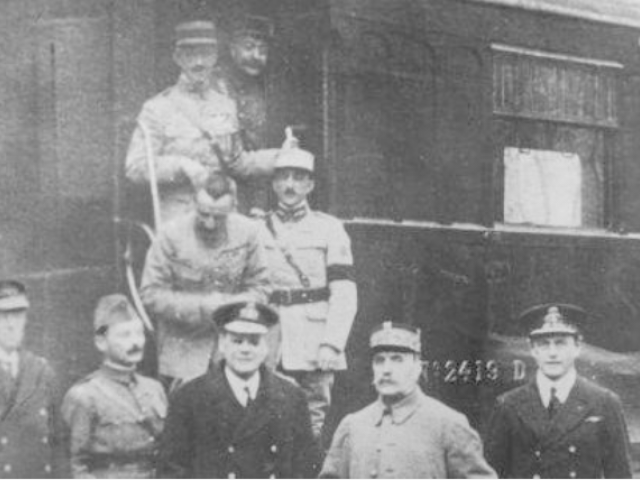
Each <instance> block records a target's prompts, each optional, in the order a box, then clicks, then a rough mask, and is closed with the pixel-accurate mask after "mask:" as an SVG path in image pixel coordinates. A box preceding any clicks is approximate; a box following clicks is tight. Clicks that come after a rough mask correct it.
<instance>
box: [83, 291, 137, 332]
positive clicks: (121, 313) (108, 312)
mask: <svg viewBox="0 0 640 480" xmlns="http://www.w3.org/2000/svg"><path fill="white" fill-rule="evenodd" d="M139 319H140V317H139V316H138V314H137V313H136V311H135V310H134V308H133V306H132V305H131V303H130V302H129V300H128V299H127V297H125V296H124V295H122V294H121V293H114V294H112V295H106V296H104V297H102V298H101V299H100V300H99V301H98V305H97V306H96V310H95V313H94V315H93V331H94V332H96V333H101V332H103V331H104V330H105V329H106V328H108V327H110V326H111V325H115V324H116V323H121V322H129V321H131V320H139Z"/></svg>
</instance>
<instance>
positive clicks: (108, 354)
mask: <svg viewBox="0 0 640 480" xmlns="http://www.w3.org/2000/svg"><path fill="white" fill-rule="evenodd" d="M144 343H145V337H144V326H143V325H142V321H140V320H128V321H124V322H119V323H115V324H113V325H110V326H109V328H107V330H106V331H105V332H104V333H103V334H101V335H97V336H96V347H97V348H98V350H100V351H101V352H102V353H103V355H104V356H105V358H106V359H107V360H109V361H111V362H112V363H115V364H117V365H122V366H125V367H135V366H136V365H137V364H138V363H140V362H141V361H142V356H143V355H144Z"/></svg>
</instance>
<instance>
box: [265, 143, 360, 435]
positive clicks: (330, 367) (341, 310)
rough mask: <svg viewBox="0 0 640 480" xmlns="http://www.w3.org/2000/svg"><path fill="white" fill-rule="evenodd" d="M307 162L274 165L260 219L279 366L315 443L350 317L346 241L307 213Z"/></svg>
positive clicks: (353, 296)
mask: <svg viewBox="0 0 640 480" xmlns="http://www.w3.org/2000/svg"><path fill="white" fill-rule="evenodd" d="M313 172H314V156H313V155H312V154H311V153H310V152H308V151H306V150H302V149H299V148H291V149H288V150H286V151H283V152H282V153H281V154H280V155H279V156H278V158H277V160H276V164H275V173H274V177H273V189H274V191H275V193H276V195H277V197H278V206H277V208H276V209H275V210H274V211H273V212H270V213H269V214H268V215H267V217H266V219H265V223H266V227H267V229H266V230H265V232H264V233H265V245H266V249H267V255H268V260H269V270H270V274H271V283H272V285H273V289H274V292H273V294H272V295H271V299H270V301H271V303H272V304H273V305H274V306H276V307H277V309H278V313H279V315H280V326H281V337H282V342H281V348H280V352H279V353H280V362H281V367H282V369H283V371H284V373H285V374H286V375H287V376H289V377H291V378H293V379H295V380H296V382H298V384H299V385H300V386H301V387H302V389H303V390H304V391H305V393H306V395H307V399H308V402H309V410H310V411H311V425H312V427H313V432H314V435H315V436H316V437H317V438H320V437H321V434H322V429H323V426H324V421H325V417H326V414H327V411H328V409H329V406H330V404H331V388H332V386H333V382H334V378H335V372H336V371H339V370H345V369H346V367H347V362H346V357H345V353H344V351H345V346H346V343H347V338H348V337H349V332H350V331H351V326H352V325H353V321H354V318H355V314H356V310H357V292H356V290H357V289H356V284H355V281H354V275H353V256H352V254H351V240H350V238H349V236H348V234H347V232H346V231H345V229H344V226H343V225H342V222H341V221H340V220H339V219H337V218H336V217H333V216H331V215H328V214H326V213H322V212H319V211H316V210H312V209H311V208H310V207H309V203H308V200H307V197H308V195H309V194H310V193H311V192H312V191H313V189H314V186H315V182H314V179H313Z"/></svg>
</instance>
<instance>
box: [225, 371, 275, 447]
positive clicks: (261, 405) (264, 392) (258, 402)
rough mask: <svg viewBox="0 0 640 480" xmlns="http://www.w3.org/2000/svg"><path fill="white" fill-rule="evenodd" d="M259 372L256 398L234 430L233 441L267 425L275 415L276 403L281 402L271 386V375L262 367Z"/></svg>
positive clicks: (250, 434) (252, 433) (239, 439)
mask: <svg viewBox="0 0 640 480" xmlns="http://www.w3.org/2000/svg"><path fill="white" fill-rule="evenodd" d="M260 374H261V377H260V387H259V388H258V393H257V395H256V398H255V400H254V401H253V403H252V404H251V405H250V406H249V408H247V409H246V411H245V415H244V417H243V419H242V421H241V422H240V424H239V425H238V428H236V431H235V432H234V441H236V442H239V441H241V440H242V439H244V438H246V437H250V436H252V435H254V434H255V433H256V432H259V431H260V430H262V429H263V428H265V427H266V426H268V425H269V423H271V421H272V419H273V417H274V416H275V415H276V413H275V410H274V409H275V408H276V405H278V404H279V403H281V401H280V400H279V399H278V398H277V392H276V391H275V389H274V388H273V381H272V377H271V375H270V374H269V373H268V372H267V370H266V369H262V371H261V372H260ZM232 394H233V393H232Z"/></svg>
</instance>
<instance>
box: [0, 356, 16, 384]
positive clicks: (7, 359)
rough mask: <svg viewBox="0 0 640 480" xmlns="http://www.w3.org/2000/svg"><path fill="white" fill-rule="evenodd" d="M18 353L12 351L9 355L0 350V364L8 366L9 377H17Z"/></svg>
mask: <svg viewBox="0 0 640 480" xmlns="http://www.w3.org/2000/svg"><path fill="white" fill-rule="evenodd" d="M18 358H19V356H18V351H17V350H14V351H13V352H11V353H7V352H5V351H4V350H2V349H0V364H9V365H10V366H11V376H12V377H13V378H16V377H17V376H18V362H19V360H18Z"/></svg>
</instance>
